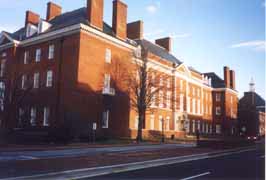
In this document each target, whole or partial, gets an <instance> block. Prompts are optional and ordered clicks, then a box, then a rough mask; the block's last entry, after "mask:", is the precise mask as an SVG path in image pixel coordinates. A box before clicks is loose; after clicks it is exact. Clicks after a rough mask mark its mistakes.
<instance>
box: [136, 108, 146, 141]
mask: <svg viewBox="0 0 266 180" xmlns="http://www.w3.org/2000/svg"><path fill="white" fill-rule="evenodd" d="M144 114H145V113H144V112H142V111H140V112H139V123H138V134H137V142H138V143H140V142H141V141H142V127H143V119H144Z"/></svg>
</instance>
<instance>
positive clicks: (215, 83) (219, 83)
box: [203, 72, 226, 88]
mask: <svg viewBox="0 0 266 180" xmlns="http://www.w3.org/2000/svg"><path fill="white" fill-rule="evenodd" d="M203 74H204V75H205V76H208V77H209V78H211V79H212V87H214V88H225V87H226V86H225V83H224V80H222V79H221V78H220V77H219V76H218V75H217V74H215V73H214V72H209V73H203Z"/></svg>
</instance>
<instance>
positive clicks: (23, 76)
mask: <svg viewBox="0 0 266 180" xmlns="http://www.w3.org/2000/svg"><path fill="white" fill-rule="evenodd" d="M26 83H27V76H26V75H22V78H21V88H22V89H26V88H27V87H26Z"/></svg>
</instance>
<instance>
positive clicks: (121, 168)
mask: <svg viewBox="0 0 266 180" xmlns="http://www.w3.org/2000/svg"><path fill="white" fill-rule="evenodd" d="M255 149H256V148H255V147H254V146H252V147H245V148H237V149H230V150H223V151H215V152H211V153H201V154H194V155H188V156H179V157H171V158H164V159H156V160H149V161H143V162H134V163H128V164H118V165H112V166H103V167H95V168H85V169H76V170H69V171H61V172H54V173H47V174H40V175H33V176H22V177H14V178H4V179H0V180H35V179H41V180H42V179H43V180H54V179H59V180H67V179H82V178H89V177H95V176H100V175H107V174H112V173H119V172H126V171H133V170H139V169H145V168H151V167H157V166H162V165H171V164H176V163H181V162H189V161H194V160H200V159H208V158H214V157H220V156H226V155H230V154H237V153H241V152H246V151H253V150H255Z"/></svg>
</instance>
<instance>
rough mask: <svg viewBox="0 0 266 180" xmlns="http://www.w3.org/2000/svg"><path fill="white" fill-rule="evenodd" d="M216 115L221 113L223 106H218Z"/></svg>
mask: <svg viewBox="0 0 266 180" xmlns="http://www.w3.org/2000/svg"><path fill="white" fill-rule="evenodd" d="M216 115H221V107H216Z"/></svg>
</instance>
